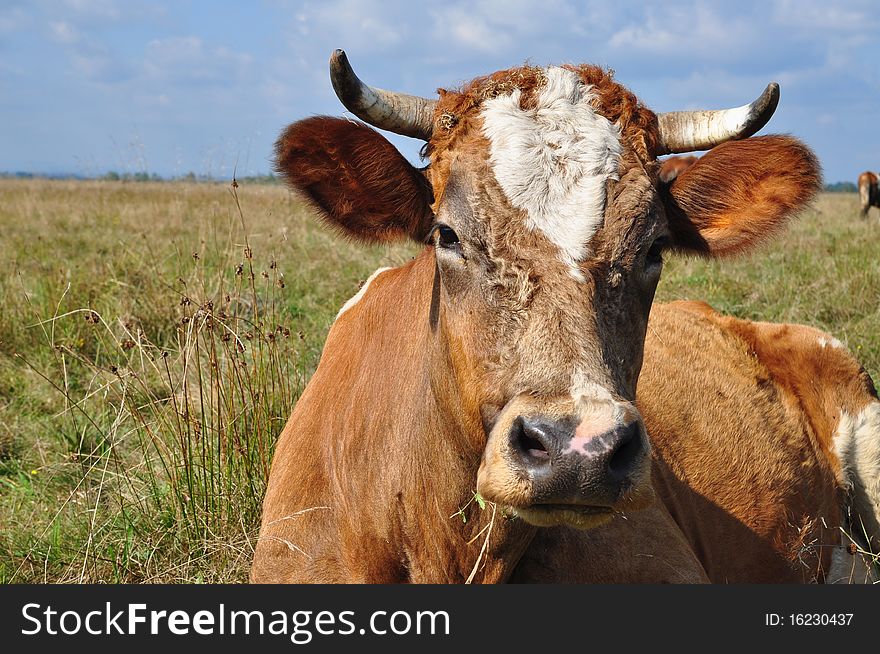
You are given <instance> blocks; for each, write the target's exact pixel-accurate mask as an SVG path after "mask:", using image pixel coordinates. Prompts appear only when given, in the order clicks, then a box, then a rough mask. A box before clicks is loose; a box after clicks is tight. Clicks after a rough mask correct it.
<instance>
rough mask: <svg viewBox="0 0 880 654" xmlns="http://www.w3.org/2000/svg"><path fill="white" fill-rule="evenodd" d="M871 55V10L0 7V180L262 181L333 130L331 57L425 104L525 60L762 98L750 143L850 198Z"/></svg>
mask: <svg viewBox="0 0 880 654" xmlns="http://www.w3.org/2000/svg"><path fill="white" fill-rule="evenodd" d="M878 43H880V8H878V6H877V2H876V0H875V1H874V2H868V1H864V2H861V1H858V0H853V1H851V2H832V1H830V0H829V1H824V2H823V1H821V0H763V1H760V2H737V3H733V2H683V1H679V0H665V1H664V2H662V3H661V2H621V1H619V0H618V1H602V2H599V1H585V2H573V1H572V2H569V1H567V0H542V1H525V0H482V1H476V2H461V1H459V0H444V1H443V2H430V3H421V2H417V1H415V0H407V1H398V0H385V1H378V0H376V1H374V0H324V1H315V2H311V1H292V0H290V1H287V0H265V1H264V2H246V1H243V0H238V1H237V2H219V1H217V2H207V1H204V2H202V1H196V0H190V1H187V0H175V1H173V2H172V1H152V2H146V1H141V0H118V1H117V0H55V1H51V2H50V1H40V0H29V1H27V2H17V1H16V0H0V170H5V171H17V170H24V171H32V172H71V173H79V174H83V175H100V174H103V173H105V172H107V171H109V170H117V171H120V172H132V173H134V172H140V171H145V172H150V173H153V172H155V173H158V174H161V175H176V174H184V173H187V172H189V171H193V172H196V173H198V174H207V175H214V176H231V174H232V172H233V169H234V168H235V169H236V170H237V173H238V175H239V176H243V175H250V174H259V173H265V172H268V171H269V170H270V157H271V150H272V143H273V141H274V139H275V137H276V135H277V134H278V132H279V131H280V130H281V129H282V128H283V127H284V125H286V124H287V123H289V122H292V121H294V120H296V119H298V118H303V117H306V116H309V115H313V114H331V115H339V114H341V113H342V107H341V106H340V105H339V103H338V101H337V100H336V98H335V96H334V95H333V92H332V89H331V87H330V83H329V81H328V77H327V59H328V57H329V55H330V53H331V51H332V50H333V49H334V48H337V47H341V48H343V49H345V50H346V51H347V52H348V54H349V57H350V59H351V61H352V63H353V65H354V67H355V70H357V71H358V73H359V75H360V76H361V77H362V78H363V79H364V80H365V81H367V82H369V83H371V84H374V85H376V86H380V87H383V88H391V89H394V90H400V91H406V92H409V93H415V94H419V95H426V96H432V95H433V94H434V91H435V89H436V88H437V87H440V86H446V87H449V86H456V85H458V84H460V83H462V82H464V81H466V80H468V79H471V78H472V77H474V76H476V75H480V74H485V73H488V72H491V71H494V70H498V69H501V68H507V67H510V66H514V65H519V64H521V63H523V62H525V61H529V62H530V63H533V64H548V63H565V62H591V63H597V64H601V65H604V66H607V67H610V68H613V69H614V70H615V71H616V77H617V79H618V81H620V82H622V83H623V84H625V85H626V86H628V87H629V88H630V89H631V90H632V91H633V92H635V93H636V94H637V95H638V96H639V97H640V98H641V99H642V100H643V101H644V102H645V103H646V104H648V105H649V106H650V107H651V108H653V109H654V110H655V111H669V110H675V109H688V108H718V107H724V106H734V105H740V104H743V103H745V102H748V101H750V100H752V99H753V98H754V97H755V96H757V95H758V93H760V92H761V90H762V89H763V88H764V86H765V85H766V83H767V82H769V81H772V80H776V81H778V82H779V83H780V85H781V89H782V94H781V98H782V99H781V101H780V105H779V109H778V110H777V112H776V115H775V116H774V118H773V120H772V121H771V122H770V124H769V125H768V126H767V127H766V128H765V129H764V132H785V133H791V134H794V135H796V136H798V137H800V138H802V139H804V140H805V141H806V142H807V143H808V144H810V145H811V146H812V147H813V148H814V149H815V150H816V152H817V153H818V155H819V157H820V159H821V161H822V164H823V168H824V171H825V178H826V181H829V182H834V181H838V180H851V181H855V178H856V177H857V175H858V173H859V172H861V171H862V170H866V169H878V168H880V120H878V119H880V45H878ZM392 140H393V141H394V142H395V143H396V144H397V145H398V147H400V148H401V150H402V151H403V152H404V153H405V154H406V155H407V156H408V157H409V158H410V159H411V160H414V161H415V160H417V151H418V147H419V144H418V143H416V142H414V141H412V140H410V139H406V138H404V137H395V138H393V139H392Z"/></svg>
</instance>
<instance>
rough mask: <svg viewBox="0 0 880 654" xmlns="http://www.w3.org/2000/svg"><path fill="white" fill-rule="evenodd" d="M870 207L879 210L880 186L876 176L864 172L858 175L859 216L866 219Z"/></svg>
mask: <svg viewBox="0 0 880 654" xmlns="http://www.w3.org/2000/svg"><path fill="white" fill-rule="evenodd" d="M871 207H878V208H880V185H878V179H877V175H876V174H874V173H872V172H871V171H870V170H866V171H865V172H863V173H862V174H861V175H859V215H860V216H861V217H862V218H867V217H868V211H869V210H870V208H871Z"/></svg>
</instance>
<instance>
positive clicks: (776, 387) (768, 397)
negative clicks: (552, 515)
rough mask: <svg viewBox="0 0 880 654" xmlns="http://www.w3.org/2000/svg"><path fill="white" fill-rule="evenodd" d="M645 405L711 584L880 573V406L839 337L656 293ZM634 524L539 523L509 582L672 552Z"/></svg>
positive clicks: (642, 396) (679, 511)
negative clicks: (879, 563)
mask: <svg viewBox="0 0 880 654" xmlns="http://www.w3.org/2000/svg"><path fill="white" fill-rule="evenodd" d="M636 405H637V406H638V409H639V411H640V413H641V415H642V417H643V419H644V421H645V425H646V427H647V431H648V434H650V439H651V445H652V454H653V469H652V478H653V483H654V488H655V491H656V492H657V495H658V498H659V500H660V502H659V503H660V504H661V505H662V506H663V507H664V508H665V509H666V510H668V512H669V513H670V515H671V516H672V518H673V520H674V522H675V523H676V525H677V526H678V527H679V528H680V529H681V532H682V533H683V534H684V535H685V538H686V540H687V542H688V543H689V546H690V548H691V549H692V551H693V552H695V554H696V555H697V558H698V559H699V560H700V563H701V565H702V566H703V568H704V570H705V572H706V575H707V577H708V579H709V580H710V581H712V582H718V583H781V582H786V583H800V582H819V581H821V582H856V583H865V582H876V581H877V579H878V574H877V572H878V571H877V567H876V562H875V560H874V556H873V555H872V554H871V552H875V553H876V552H878V551H880V523H878V516H880V403H878V399H877V394H876V391H875V389H874V385H873V382H872V380H871V378H870V376H869V375H868V374H867V372H866V371H865V370H864V369H863V368H862V366H861V365H860V364H859V363H858V361H857V360H856V359H855V358H854V357H853V355H852V354H851V353H850V352H849V351H848V350H847V349H846V348H845V347H844V345H843V344H842V343H841V342H840V341H839V340H837V339H836V338H834V337H833V336H831V335H829V334H827V333H824V332H822V331H819V330H817V329H814V328H812V327H807V326H803V325H794V324H774V323H763V322H753V321H747V320H742V319H737V318H733V317H730V316H724V315H722V314H720V313H718V312H716V311H715V310H713V309H712V308H711V307H710V306H709V305H707V304H705V303H703V302H682V301H679V302H673V303H670V304H659V303H655V304H654V306H653V308H652V309H651V315H650V320H649V322H648V331H647V338H646V341H645V352H644V363H643V365H642V371H641V375H640V377H639V383H638V392H637V397H636ZM635 515H636V514H633V516H635ZM633 516H630V517H633ZM634 529H635V531H634V532H631V533H630V534H628V535H627V539H626V540H623V541H622V542H623V543H624V545H623V546H620V545H619V544H616V542H617V543H619V542H620V541H621V536H622V535H623V528H622V527H621V528H618V529H616V530H610V529H607V528H602V527H600V528H598V529H596V530H594V532H589V533H587V534H583V533H581V534H577V533H574V532H572V531H571V530H565V529H562V528H555V529H546V530H542V531H541V532H540V533H539V534H538V535H536V536H535V538H534V540H533V541H532V543H531V545H530V547H529V548H528V550H527V551H526V553H525V554H524V555H523V557H522V559H521V560H520V562H519V563H518V565H517V568H516V570H515V572H514V574H513V577H512V580H514V581H516V580H518V579H519V578H520V576H521V577H523V578H524V579H531V580H534V579H537V580H540V581H544V582H553V581H597V580H599V581H618V582H619V581H630V580H631V579H632V576H633V574H634V571H633V569H632V568H629V569H621V565H620V562H629V563H635V564H636V565H638V560H639V559H638V558H637V556H636V555H639V556H644V555H645V554H649V553H650V555H651V556H655V557H656V556H662V554H658V553H657V552H653V551H650V550H649V549H648V545H647V544H649V543H650V542H651V538H652V534H651V532H649V531H642V530H643V526H642V525H636V526H635V527H634ZM608 551H611V552H614V559H613V560H612V561H610V562H609V561H605V560H603V557H607V556H608V554H607V552H608ZM596 556H599V557H600V563H601V565H599V566H595V565H584V564H583V563H581V564H579V563H578V561H581V562H584V561H591V562H592V561H593V560H594V559H595V558H596ZM615 561H617V562H618V565H617V567H613V563H614V562H615ZM636 571H637V572H636V574H641V571H638V568H636Z"/></svg>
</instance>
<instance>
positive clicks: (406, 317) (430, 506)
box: [331, 248, 534, 582]
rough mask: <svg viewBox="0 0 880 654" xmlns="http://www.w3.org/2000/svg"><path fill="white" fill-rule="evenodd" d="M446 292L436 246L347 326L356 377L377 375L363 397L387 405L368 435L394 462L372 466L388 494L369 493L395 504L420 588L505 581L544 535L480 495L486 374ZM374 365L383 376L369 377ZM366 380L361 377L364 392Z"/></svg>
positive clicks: (387, 279) (372, 294) (381, 284)
mask: <svg viewBox="0 0 880 654" xmlns="http://www.w3.org/2000/svg"><path fill="white" fill-rule="evenodd" d="M441 293H442V289H441V287H440V279H439V275H438V270H437V267H436V261H435V259H434V253H433V249H432V248H426V249H425V250H424V251H423V252H422V253H421V254H420V255H419V256H418V257H416V258H415V259H414V260H413V261H411V262H410V263H408V264H406V265H405V266H401V267H399V268H395V269H392V270H389V271H387V272H384V273H382V274H381V275H380V276H379V277H377V278H376V279H375V280H374V281H373V283H372V284H371V287H370V289H369V292H368V293H367V294H366V295H365V296H364V297H363V299H362V300H361V301H360V302H359V303H358V305H357V306H356V307H353V308H352V309H350V310H349V311H348V312H347V313H346V316H344V317H343V320H347V319H349V318H352V319H356V322H349V323H348V325H341V326H342V327H345V328H347V327H349V326H350V327H351V328H353V329H354V330H355V333H354V334H352V335H351V336H353V337H354V338H355V339H356V340H357V341H359V342H360V343H362V344H363V346H362V347H361V348H360V349H359V350H358V351H360V352H361V356H362V361H361V362H354V361H352V362H350V363H351V364H353V365H352V368H351V370H352V372H354V373H355V374H356V375H358V376H361V377H362V378H363V376H364V375H368V376H371V377H372V383H370V384H369V391H368V392H369V395H370V397H369V398H366V397H365V398H363V400H365V401H366V402H367V404H368V405H370V406H381V407H386V409H385V411H384V417H383V418H382V420H381V426H380V425H375V427H380V428H378V429H374V428H370V429H368V430H366V432H365V433H367V434H369V435H372V436H375V437H376V438H380V437H381V439H382V443H381V448H379V447H376V445H378V444H374V445H373V447H376V449H375V450H374V451H381V452H384V453H385V456H381V457H373V459H372V464H373V465H380V466H383V468H384V469H383V471H382V474H381V476H373V475H370V477H372V478H373V479H374V480H376V479H381V481H380V485H381V488H375V487H374V488H371V489H363V490H368V492H378V493H379V494H380V496H384V498H385V501H388V500H389V499H390V498H395V499H394V504H395V506H396V516H395V517H394V519H393V520H392V522H396V523H397V524H396V529H397V530H398V534H397V536H398V538H399V540H400V542H401V546H402V548H403V550H404V552H403V553H402V554H403V557H404V558H405V560H406V569H407V573H408V576H409V579H410V580H411V581H428V582H439V581H444V582H446V581H452V582H462V581H467V580H468V579H471V580H473V581H480V582H498V581H504V580H506V579H507V577H508V576H509V575H510V574H511V573H512V571H513V568H514V567H515V565H516V563H517V562H518V561H519V558H520V556H521V555H522V553H523V552H524V550H525V548H526V546H527V545H528V543H529V542H530V540H531V537H532V535H533V534H534V528H533V527H530V526H528V525H525V524H523V523H522V521H520V520H516V519H511V518H510V517H508V516H506V515H505V512H504V511H502V509H501V508H500V507H494V506H492V505H490V504H485V503H483V502H482V499H477V498H476V497H475V495H474V493H475V488H476V478H477V469H478V467H479V464H480V459H481V457H482V453H483V448H484V447H485V443H486V435H485V432H484V430H483V425H482V420H481V419H480V412H479V405H478V399H477V393H476V392H475V389H476V388H477V376H476V374H475V373H474V370H473V367H472V366H473V363H472V362H471V361H470V360H468V357H467V354H466V349H465V348H464V347H463V335H462V334H455V333H451V332H450V329H449V324H448V321H447V320H446V316H445V315H444V312H443V308H442V302H441V297H440V294H441ZM358 331H360V332H361V333H360V334H357V332H358ZM331 336H335V335H334V334H332V333H331ZM348 351H349V352H351V351H352V350H351V349H349V350H348ZM367 362H370V365H371V366H374V367H375V370H372V371H370V372H369V373H368V372H367V371H366V370H365V369H364V366H365V365H366V363H367ZM361 383H362V382H361V381H359V380H358V379H352V384H353V385H356V386H358V387H359V388H361V389H363V388H364V387H363V386H362V385H361ZM360 446H363V443H361V444H360V445H359V447H360ZM490 525H491V526H490ZM425 534H432V538H431V539H430V541H426V539H425V537H424V535H425Z"/></svg>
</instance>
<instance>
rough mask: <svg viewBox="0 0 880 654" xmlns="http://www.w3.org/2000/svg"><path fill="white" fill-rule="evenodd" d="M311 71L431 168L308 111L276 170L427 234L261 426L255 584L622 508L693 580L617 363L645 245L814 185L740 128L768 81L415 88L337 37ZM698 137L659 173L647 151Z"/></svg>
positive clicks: (524, 535) (769, 108) (703, 240)
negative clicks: (704, 88)
mask: <svg viewBox="0 0 880 654" xmlns="http://www.w3.org/2000/svg"><path fill="white" fill-rule="evenodd" d="M331 81H332V83H333V86H334V89H335V90H336V92H337V95H338V96H339V97H340V99H341V100H342V102H343V104H344V105H345V106H346V107H347V108H348V109H349V110H350V111H352V113H354V114H355V115H356V116H358V117H359V118H361V119H363V120H365V121H367V122H369V123H370V124H372V125H373V126H374V127H378V128H380V129H385V130H389V131H392V132H396V133H398V134H403V135H406V136H411V137H415V138H419V139H422V140H424V141H425V142H426V147H425V154H426V156H427V157H428V159H429V162H430V163H429V165H428V166H426V167H425V168H422V169H418V168H415V167H414V166H413V165H411V164H410V163H409V162H408V161H406V159H405V158H404V157H403V156H402V155H400V153H399V152H398V151H397V150H396V149H395V148H394V147H393V146H392V145H391V144H390V143H389V142H388V141H387V140H386V139H385V138H384V137H382V136H381V135H380V134H379V133H378V132H376V131H374V130H373V129H372V128H370V127H369V126H367V125H365V124H363V123H359V122H357V121H355V120H351V119H347V118H346V119H337V118H329V117H312V118H307V119H304V120H301V121H299V122H297V123H294V124H293V125H291V126H289V127H288V128H287V129H286V130H285V131H284V132H283V133H282V135H281V136H280V137H279V139H278V141H277V143H276V166H277V170H278V172H279V173H280V174H281V176H282V177H283V178H285V180H286V181H287V182H288V184H289V185H290V186H291V187H292V188H293V189H294V190H296V191H297V192H298V193H300V194H301V195H302V196H303V197H305V198H306V199H307V200H308V201H309V202H310V203H311V204H312V206H313V207H314V209H315V210H316V212H317V213H318V214H319V215H320V216H321V217H322V218H323V220H324V221H325V222H326V223H327V224H328V225H330V226H331V227H332V228H334V229H336V230H338V231H340V232H342V233H343V234H345V235H347V236H348V237H350V238H352V239H355V240H358V241H361V242H366V243H387V242H394V241H401V240H406V239H411V240H413V241H416V242H418V243H422V244H423V245H424V247H423V249H422V251H421V252H420V253H419V254H418V255H417V256H416V257H415V258H414V259H413V260H412V261H410V262H409V263H407V264H405V265H403V266H399V267H397V268H393V269H390V270H385V271H382V272H379V273H378V274H377V275H376V276H374V277H373V278H372V279H371V280H370V282H369V284H367V285H365V287H364V288H363V289H362V290H361V292H360V293H359V294H358V296H357V297H356V298H354V299H353V301H351V302H349V303H347V304H346V306H345V307H343V310H342V311H341V312H340V314H339V316H338V317H337V319H336V321H335V322H334V324H333V326H332V327H331V329H330V331H329V333H328V336H327V340H326V343H325V346H324V350H323V352H322V355H321V359H320V362H319V365H318V367H317V370H316V371H315V373H314V375H313V377H312V379H311V381H310V382H309V384H308V386H307V388H306V389H305V391H304V392H303V394H302V396H301V398H300V399H299V401H298V402H297V405H296V407H295V408H294V410H293V413H292V414H291V416H290V418H289V420H288V422H287V424H286V426H285V427H284V429H283V431H282V433H281V435H280V437H279V440H278V443H277V446H276V451H275V454H274V458H273V462H272V466H271V471H270V475H269V480H268V485H267V489H266V495H265V499H264V505H263V517H262V525H261V530H260V537H259V540H258V543H257V547H256V552H255V557H254V562H253V565H252V571H251V579H252V581H255V582H270V581H288V582H289V581H298V582H302V581H320V582H400V581H410V582H449V581H456V582H458V581H470V580H478V581H483V582H497V581H505V580H509V579H511V576H512V575H513V572H514V570H515V568H516V566H517V564H518V562H519V561H520V559H521V558H522V557H523V555H524V554H525V553H526V552H527V550H528V549H529V547H530V544H531V543H532V540H533V539H534V538H535V534H536V532H537V531H538V530H539V529H540V528H545V529H548V530H552V529H553V528H556V527H563V528H568V527H575V528H578V529H581V530H589V529H595V528H598V527H601V526H603V525H606V526H608V527H609V528H612V527H613V528H614V529H617V530H618V531H621V527H620V526H615V524H614V523H615V522H622V521H613V520H612V519H613V518H614V517H615V516H618V515H620V514H621V513H625V514H626V516H627V517H628V522H630V523H636V522H639V521H641V520H646V521H648V524H650V525H653V526H656V527H657V529H656V530H654V531H649V532H642V533H656V534H657V538H658V545H657V546H658V547H663V544H664V543H668V544H669V545H670V550H669V551H670V553H671V552H672V551H673V549H674V550H675V556H676V558H677V560H679V561H680V562H681V564H682V566H683V567H682V570H686V573H685V577H686V578H687V579H688V580H699V579H705V577H706V576H705V571H703V570H702V569H701V566H700V565H699V562H698V561H695V560H693V552H690V551H689V548H685V547H680V546H682V545H683V543H682V534H681V531H680V529H679V531H676V526H677V525H676V524H675V523H674V522H673V521H672V520H671V515H670V512H669V511H668V510H667V509H666V508H665V506H664V505H662V504H661V503H658V502H655V501H654V500H655V494H654V487H653V485H652V482H651V466H652V463H651V461H652V458H651V454H650V444H649V440H648V436H647V433H646V429H645V423H644V420H643V417H642V415H641V413H640V412H639V410H638V408H637V407H636V403H635V399H636V381H637V379H638V375H639V371H640V368H641V365H642V357H643V351H644V341H645V333H646V329H647V324H648V315H649V312H650V309H651V304H652V300H653V295H654V291H655V289H656V285H657V281H658V279H659V276H660V271H661V268H662V257H663V253H664V251H669V250H678V251H684V252H691V253H697V254H701V255H704V256H707V257H722V256H727V255H733V254H736V253H739V252H743V251H746V250H749V249H750V248H752V247H753V246H754V245H755V244H756V243H759V242H761V241H763V240H764V239H765V238H767V237H769V236H771V235H773V234H775V233H776V232H778V231H779V230H780V229H782V227H783V226H784V225H785V223H786V221H787V220H788V218H789V217H790V216H792V215H794V214H795V213H797V212H798V211H799V210H800V209H802V208H803V207H804V206H805V205H806V203H807V202H809V200H810V199H811V198H812V197H813V196H814V195H815V193H816V191H817V189H818V187H819V184H820V171H819V165H818V163H817V161H816V158H815V156H814V155H813V153H812V152H811V151H810V150H809V148H807V147H806V146H805V145H803V144H802V143H801V142H799V141H798V140H797V139H795V138H793V137H790V136H761V137H753V134H754V133H755V132H757V131H758V130H759V129H760V128H761V127H763V125H764V124H766V122H767V121H768V120H769V118H770V116H771V115H772V113H773V111H774V110H775V108H776V104H777V102H778V93H779V90H778V86H777V85H775V84H771V85H769V86H768V87H767V89H766V90H765V91H764V93H762V94H761V96H760V97H759V98H758V99H757V100H755V101H754V102H753V103H751V104H749V105H745V106H743V107H738V108H735V109H730V110H718V111H694V112H672V113H667V114H660V115H657V114H654V113H653V112H652V111H651V110H650V109H648V108H647V107H645V106H644V105H642V104H641V102H640V101H639V100H638V99H637V98H636V97H635V96H634V95H633V94H632V93H631V92H629V91H628V90H627V89H625V88H624V87H623V86H621V85H620V84H618V83H617V82H616V81H615V80H614V79H613V78H612V76H611V74H610V73H609V72H607V71H605V70H603V69H601V68H599V67H596V66H591V65H577V66H573V65H566V66H548V67H535V66H522V67H517V68H512V69H508V70H503V71H499V72H496V73H493V74H491V75H488V76H485V77H479V78H477V79H475V80H473V81H472V82H470V83H468V84H466V85H465V86H464V87H463V88H461V89H459V90H440V92H439V99H437V100H428V99H424V98H418V97H415V96H408V95H403V94H398V93H393V92H388V91H382V90H380V89H376V88H373V87H370V86H367V85H366V84H364V83H363V82H361V81H360V79H358V77H357V76H356V75H355V73H354V71H353V70H352V69H351V66H350V64H349V63H348V60H347V58H346V56H345V54H344V53H343V52H342V51H336V52H334V54H333V56H332V57H331ZM697 150H710V151H709V152H708V153H707V154H706V155H704V156H703V157H701V158H700V160H699V161H698V162H697V163H695V164H694V165H693V166H691V167H690V168H689V169H688V170H687V171H686V172H685V173H683V174H682V175H680V176H679V177H678V178H676V179H675V180H674V181H673V182H672V183H671V184H668V185H663V184H661V183H660V182H659V179H658V168H659V166H658V163H657V161H656V159H657V157H658V156H661V155H664V154H670V153H680V152H688V151H697ZM464 489H468V490H467V491H465V490H464ZM475 492H476V496H475V495H474V493H475ZM475 497H476V498H478V500H479V501H473V500H474V498H475ZM483 502H489V503H491V504H490V505H491V507H493V508H492V511H486V510H483V509H481V508H480V505H482V504H483ZM639 509H647V510H646V511H642V512H641V513H640V512H639V511H638V510H639ZM644 516H648V517H647V518H646V517H644ZM459 518H461V519H459ZM609 523H611V524H610V525H609ZM623 531H625V530H623ZM630 531H632V530H630ZM548 533H549V531H548ZM577 533H581V532H577ZM584 533H587V534H589V533H591V532H584ZM597 533H598V532H597ZM630 537H631V536H630ZM469 542H470V543H471V544H472V545H474V546H476V547H478V548H479V550H478V551H479V556H478V557H477V559H478V562H479V563H480V564H479V565H475V562H474V558H475V557H474V550H473V547H472V546H471V545H469ZM481 543H482V546H480V544H481ZM689 557H690V558H689ZM646 558H647V557H646ZM667 574H669V573H668V571H667ZM680 576H681V575H674V577H675V578H680ZM519 579H520V580H522V577H519Z"/></svg>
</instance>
